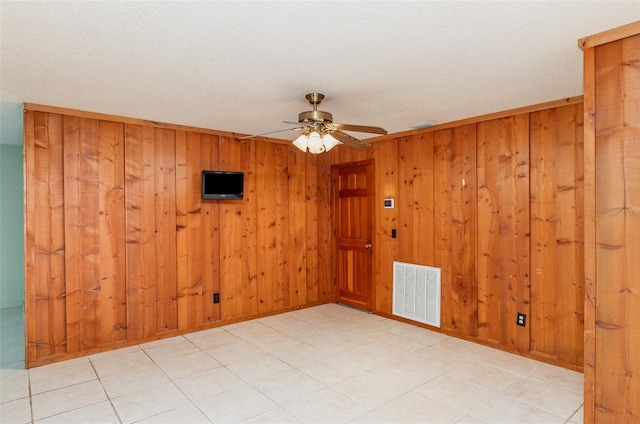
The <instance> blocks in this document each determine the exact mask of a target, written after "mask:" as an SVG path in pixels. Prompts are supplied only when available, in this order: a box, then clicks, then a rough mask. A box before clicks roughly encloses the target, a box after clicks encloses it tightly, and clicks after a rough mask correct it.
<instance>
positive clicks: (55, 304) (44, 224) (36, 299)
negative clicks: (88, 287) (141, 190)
mask: <svg viewBox="0 0 640 424" xmlns="http://www.w3.org/2000/svg"><path fill="white" fill-rule="evenodd" d="M27 125H29V126H30V128H27V134H28V135H32V136H33V138H32V144H31V145H30V146H29V154H30V155H31V157H32V159H31V158H27V167H31V169H32V174H31V178H32V180H31V181H29V179H27V183H29V182H30V183H31V184H33V189H34V193H35V195H34V196H33V198H32V199H29V198H27V199H26V200H31V201H33V202H34V208H33V217H32V218H31V219H32V221H30V222H32V223H33V224H32V225H34V226H35V231H34V233H33V234H32V235H31V234H28V236H29V237H28V238H27V239H26V241H27V242H28V243H32V246H33V253H32V254H33V256H32V257H31V258H29V257H28V258H27V259H31V260H32V261H33V265H34V266H33V277H32V278H34V280H33V281H34V284H33V288H34V290H33V291H32V292H31V293H29V292H27V294H28V295H31V296H33V297H32V300H31V301H27V302H28V303H30V305H29V306H31V307H32V308H33V309H32V310H33V311H34V312H35V314H36V316H37V319H35V320H34V324H35V328H32V327H31V328H29V326H27V327H28V328H27V329H28V330H29V329H32V331H33V333H32V335H33V336H32V337H31V343H32V345H31V349H29V347H27V349H28V350H31V351H32V352H31V353H32V355H33V356H35V357H36V358H37V357H38V356H46V355H53V354H56V353H64V352H65V351H66V346H65V339H66V334H65V325H64V315H65V294H64V292H65V284H64V226H62V225H56V224H58V223H60V222H63V200H62V196H63V168H62V160H63V151H62V143H61V141H62V119H61V116H60V115H56V114H48V113H34V114H33V116H32V117H31V118H30V119H29V120H28V122H27ZM25 149H26V147H25ZM25 168H26V167H25ZM27 178H29V177H27ZM27 219H28V220H29V217H27ZM27 297H28V296H27Z"/></svg>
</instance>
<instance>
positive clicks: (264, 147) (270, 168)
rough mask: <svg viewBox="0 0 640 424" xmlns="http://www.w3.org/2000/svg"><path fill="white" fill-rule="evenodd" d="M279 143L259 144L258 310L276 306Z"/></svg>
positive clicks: (257, 203)
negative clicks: (277, 165) (276, 152)
mask: <svg viewBox="0 0 640 424" xmlns="http://www.w3.org/2000/svg"><path fill="white" fill-rule="evenodd" d="M275 151H276V146H275V145H271V144H268V143H260V144H258V145H257V146H256V176H257V179H256V183H257V186H256V187H257V191H258V193H262V196H258V198H257V199H256V205H257V212H258V215H257V220H256V227H257V232H256V237H257V242H258V243H257V247H258V252H259V253H258V255H257V258H256V259H257V282H258V287H259V291H258V312H259V313H264V312H269V311H272V310H274V309H275V298H276V285H277V283H278V282H277V280H276V278H277V271H276V262H277V254H276V247H277V243H278V240H277V225H278V217H277V215H276V212H277V211H276V194H275V193H276V174H277V171H276V157H275V156H276V155H275Z"/></svg>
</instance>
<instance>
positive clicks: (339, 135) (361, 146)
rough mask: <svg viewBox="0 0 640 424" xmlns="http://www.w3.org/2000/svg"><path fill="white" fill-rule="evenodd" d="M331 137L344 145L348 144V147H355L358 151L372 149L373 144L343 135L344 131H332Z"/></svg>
mask: <svg viewBox="0 0 640 424" xmlns="http://www.w3.org/2000/svg"><path fill="white" fill-rule="evenodd" d="M331 135H332V136H333V137H335V138H336V139H337V140H339V141H341V142H342V143H343V144H346V145H347V146H349V147H353V148H354V149H357V150H365V149H368V148H369V147H371V144H369V143H367V142H365V141H362V140H359V139H357V138H355V137H352V136H350V135H349V134H347V133H343V132H342V131H332V132H331Z"/></svg>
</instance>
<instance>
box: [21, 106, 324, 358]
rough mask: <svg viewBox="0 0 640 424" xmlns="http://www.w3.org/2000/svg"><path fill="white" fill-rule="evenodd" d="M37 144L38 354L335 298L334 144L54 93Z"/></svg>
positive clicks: (30, 126)
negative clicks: (240, 179) (123, 113)
mask: <svg viewBox="0 0 640 424" xmlns="http://www.w3.org/2000/svg"><path fill="white" fill-rule="evenodd" d="M24 148H25V165H26V166H25V175H26V180H25V181H26V191H25V207H26V246H25V249H26V261H25V262H26V285H25V291H26V296H25V299H26V317H27V319H26V333H27V366H34V365H39V364H42V363H46V362H51V361H55V360H60V359H65V358H69V357H73V356H77V355H80V354H84V353H86V352H96V351H100V350H106V349H110V348H114V347H118V346H125V345H127V344H131V343H136V342H139V341H142V340H151V339H154V338H158V337H163V336H166V335H172V334H179V333H183V332H187V331H192V330H195V329H200V328H205V327H206V326H210V325H215V324H220V323H224V322H232V321H234V320H238V319H242V318H246V317H251V316H258V315H261V314H269V313H273V312H277V311H284V310H288V309H292V308H295V307H299V306H305V305H312V304H317V303H324V302H328V301H331V300H332V299H333V296H334V293H333V282H332V274H331V269H332V265H331V260H332V259H331V228H330V222H328V220H327V219H326V216H329V215H330V210H331V205H330V196H331V192H330V190H331V185H330V161H329V157H328V156H326V155H324V156H323V155H319V156H314V155H306V154H303V153H302V152H299V151H298V150H297V149H293V148H291V147H290V146H287V145H284V144H274V143H265V142H261V141H255V140H252V141H243V142H238V141H236V140H234V139H233V138H232V137H231V134H226V133H214V132H204V131H198V130H196V129H185V128H182V127H175V128H172V127H171V126H166V125H165V126H162V125H156V124H153V123H149V122H145V121H139V120H131V119H126V118H122V119H121V120H118V119H117V118H114V117H105V116H101V115H95V116H94V114H88V113H78V114H73V113H71V112H69V111H68V110H60V111H56V110H54V109H52V108H47V107H45V108H41V109H38V108H37V107H33V108H31V109H29V107H28V108H27V110H26V112H25V146H24ZM203 169H219V170H236V171H238V170H239V171H244V172H245V194H244V199H243V200H238V201H203V200H201V195H200V172H201V170H203ZM214 292H219V293H220V297H221V303H219V304H213V293H214Z"/></svg>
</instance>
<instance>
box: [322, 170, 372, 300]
mask: <svg viewBox="0 0 640 424" xmlns="http://www.w3.org/2000/svg"><path fill="white" fill-rule="evenodd" d="M362 165H366V166H370V168H369V170H370V172H368V173H367V198H368V199H369V200H370V205H369V220H370V221H369V223H370V224H369V226H370V228H369V231H370V237H371V244H372V246H371V291H370V295H371V312H374V311H375V305H376V290H375V284H374V281H373V280H374V272H373V264H374V263H375V261H374V255H375V253H376V247H377V246H376V233H375V231H374V230H375V228H374V227H375V222H376V208H375V202H376V186H375V184H376V167H375V160H374V159H373V158H371V159H365V160H359V161H355V162H345V163H337V164H333V165H331V232H332V236H331V252H332V261H331V262H332V268H333V270H332V271H333V296H332V299H333V302H334V303H336V302H337V301H338V293H339V290H338V287H337V263H338V261H337V245H336V217H337V216H338V215H337V204H338V202H337V199H338V195H337V193H336V190H337V189H338V186H337V184H336V180H337V173H338V171H339V170H340V169H341V168H350V167H352V166H362ZM369 189H371V190H370V191H369Z"/></svg>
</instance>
